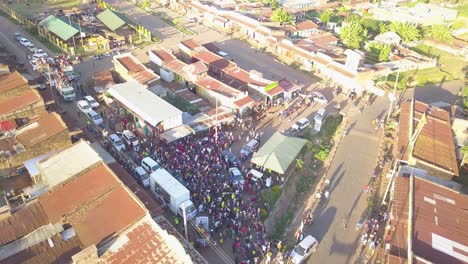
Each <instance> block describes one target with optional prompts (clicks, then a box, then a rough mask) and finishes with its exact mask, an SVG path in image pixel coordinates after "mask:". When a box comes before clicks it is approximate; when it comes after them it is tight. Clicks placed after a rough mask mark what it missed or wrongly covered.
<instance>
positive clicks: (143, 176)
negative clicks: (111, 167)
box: [135, 166, 150, 188]
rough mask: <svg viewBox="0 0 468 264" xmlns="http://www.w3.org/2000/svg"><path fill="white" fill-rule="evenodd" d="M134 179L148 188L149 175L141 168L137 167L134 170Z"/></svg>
mask: <svg viewBox="0 0 468 264" xmlns="http://www.w3.org/2000/svg"><path fill="white" fill-rule="evenodd" d="M135 177H136V180H137V182H138V183H140V184H141V185H142V186H143V187H145V188H148V187H149V186H150V175H149V174H148V172H147V171H146V170H145V169H143V167H141V166H138V167H136V168H135Z"/></svg>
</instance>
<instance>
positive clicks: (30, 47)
mask: <svg viewBox="0 0 468 264" xmlns="http://www.w3.org/2000/svg"><path fill="white" fill-rule="evenodd" d="M26 48H27V49H28V50H29V51H30V52H33V53H34V52H35V51H36V50H37V48H36V46H34V44H31V43H29V45H27V46H26Z"/></svg>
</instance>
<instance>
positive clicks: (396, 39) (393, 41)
mask: <svg viewBox="0 0 468 264" xmlns="http://www.w3.org/2000/svg"><path fill="white" fill-rule="evenodd" d="M374 41H375V42H378V43H382V44H387V45H390V46H397V45H399V44H400V43H401V37H400V36H399V35H398V34H397V33H395V32H392V31H388V32H385V33H382V34H379V35H377V36H375V38H374Z"/></svg>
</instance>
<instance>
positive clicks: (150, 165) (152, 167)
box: [141, 157, 161, 173]
mask: <svg viewBox="0 0 468 264" xmlns="http://www.w3.org/2000/svg"><path fill="white" fill-rule="evenodd" d="M141 166H142V167H143V168H144V169H145V170H146V171H147V172H148V173H153V172H155V171H157V170H159V169H160V168H161V166H160V165H159V164H158V163H157V162H156V161H155V160H154V159H152V158H150V157H146V158H144V159H142V160H141Z"/></svg>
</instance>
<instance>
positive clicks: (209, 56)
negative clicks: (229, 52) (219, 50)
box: [192, 50, 228, 64]
mask: <svg viewBox="0 0 468 264" xmlns="http://www.w3.org/2000/svg"><path fill="white" fill-rule="evenodd" d="M192 56H193V57H194V58H195V59H197V60H201V61H202V62H204V63H206V64H212V63H214V62H216V61H219V60H221V61H222V60H226V59H224V58H223V57H221V56H219V55H217V54H214V53H213V52H211V51H208V50H201V51H198V52H195V53H194V54H193V55H192ZM226 61H228V60H226Z"/></svg>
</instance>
